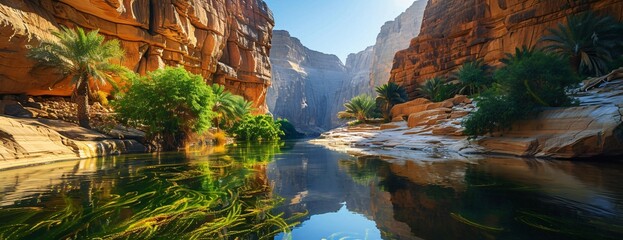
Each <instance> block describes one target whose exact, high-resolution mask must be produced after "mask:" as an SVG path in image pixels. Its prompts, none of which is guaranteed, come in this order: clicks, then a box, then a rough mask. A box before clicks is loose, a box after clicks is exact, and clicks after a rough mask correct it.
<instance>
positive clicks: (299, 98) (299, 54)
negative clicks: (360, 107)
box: [267, 31, 348, 134]
mask: <svg viewBox="0 0 623 240" xmlns="http://www.w3.org/2000/svg"><path fill="white" fill-rule="evenodd" d="M271 62H272V65H273V81H272V82H273V84H272V86H271V87H270V88H269V90H268V99H267V104H268V106H269V109H270V110H271V112H272V113H273V115H274V116H275V117H281V118H287V119H288V120H289V121H290V122H291V123H292V124H293V125H294V126H296V128H297V130H298V131H300V132H303V133H306V134H317V133H321V132H324V131H326V130H328V129H331V128H333V127H336V126H338V125H339V121H338V119H337V117H336V113H337V111H338V105H337V103H338V97H339V93H340V91H341V86H342V83H343V82H344V81H345V80H346V79H347V78H348V73H347V70H346V68H345V67H344V64H342V62H341V61H340V59H339V58H338V57H337V56H335V55H329V54H324V53H321V52H317V51H313V50H311V49H308V48H306V47H305V46H303V44H301V42H300V41H299V40H298V39H296V38H294V37H291V36H290V34H289V33H288V32H287V31H274V32H273V49H272V53H271Z"/></svg>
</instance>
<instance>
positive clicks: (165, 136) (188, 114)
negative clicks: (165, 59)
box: [113, 67, 216, 150]
mask: <svg viewBox="0 0 623 240" xmlns="http://www.w3.org/2000/svg"><path fill="white" fill-rule="evenodd" d="M131 80H132V81H131V83H130V85H129V86H127V89H126V92H125V93H124V94H122V95H121V96H120V99H119V100H117V101H115V102H114V104H113V105H114V107H115V110H116V111H117V113H118V115H119V118H120V119H121V120H122V121H124V122H126V123H128V124H130V125H132V126H135V127H138V128H140V129H142V130H144V131H145V132H146V133H147V136H148V138H149V139H150V140H153V141H155V142H156V144H158V145H159V146H161V147H162V148H163V149H164V150H174V149H176V148H178V147H180V146H182V145H183V144H184V143H185V140H187V138H189V137H190V135H191V134H192V133H202V132H203V131H205V130H207V129H208V128H209V127H210V122H211V121H212V118H213V117H215V115H216V114H215V113H214V112H213V111H212V108H213V106H214V94H213V93H212V89H211V88H210V87H209V86H208V85H206V84H205V82H204V80H203V78H202V77H201V76H199V75H194V74H191V73H189V72H187V71H186V70H184V68H182V67H177V68H173V67H166V68H164V69H159V70H156V71H154V72H151V73H149V74H148V75H147V77H139V76H134V77H133V78H131Z"/></svg>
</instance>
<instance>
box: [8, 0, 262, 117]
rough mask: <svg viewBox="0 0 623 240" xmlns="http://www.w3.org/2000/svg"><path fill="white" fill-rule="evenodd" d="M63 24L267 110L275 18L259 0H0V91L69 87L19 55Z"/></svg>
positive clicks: (138, 60)
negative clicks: (181, 70)
mask: <svg viewBox="0 0 623 240" xmlns="http://www.w3.org/2000/svg"><path fill="white" fill-rule="evenodd" d="M63 25H64V26H68V27H74V26H80V27H82V28H85V29H89V30H90V29H99V30H100V33H101V34H103V35H105V36H106V37H107V38H109V39H110V38H116V39H119V40H120V41H121V46H122V48H123V49H124V50H125V53H126V55H125V57H124V58H123V59H122V60H121V64H122V65H124V66H126V67H128V68H130V69H131V70H134V71H136V72H139V73H145V72H147V71H152V70H155V69H157V68H161V67H164V66H165V65H171V66H177V65H181V66H184V67H185V68H186V69H187V70H189V71H191V72H193V73H197V74H201V75H203V77H204V78H206V79H207V82H208V83H210V82H218V83H221V84H224V85H225V86H226V88H227V89H228V90H230V91H232V92H234V93H236V94H240V95H243V96H244V97H245V98H246V99H248V100H251V101H253V102H254V104H255V107H258V108H259V111H267V108H266V105H265V96H266V89H267V87H268V86H269V85H270V78H271V67H270V61H269V57H268V56H269V52H270V42H271V34H272V28H273V26H274V20H273V16H272V13H271V11H270V10H269V9H268V7H267V5H266V3H264V1H262V0H88V1H87V0H39V1H23V0H0V94H22V93H25V94H30V95H59V96H69V95H70V94H71V90H72V88H71V86H70V85H69V84H67V83H65V84H61V85H59V86H58V87H57V88H54V89H52V90H49V87H50V86H51V84H52V83H53V82H54V81H56V80H57V79H59V76H58V75H55V74H53V72H50V71H45V70H43V69H39V68H34V62H33V61H32V60H30V59H28V58H26V53H27V52H28V47H29V46H38V45H39V43H40V42H41V41H42V40H53V39H54V37H53V36H52V34H51V32H52V31H53V30H58V29H59V27H60V26H63Z"/></svg>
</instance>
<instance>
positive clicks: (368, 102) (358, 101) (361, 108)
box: [337, 94, 378, 122]
mask: <svg viewBox="0 0 623 240" xmlns="http://www.w3.org/2000/svg"><path fill="white" fill-rule="evenodd" d="M344 107H345V108H346V110H345V111H342V112H339V113H337V117H338V118H339V119H357V121H359V122H366V120H367V119H369V118H372V117H374V115H375V112H378V110H377V109H376V101H375V100H374V99H373V98H372V97H370V96H368V95H365V94H362V95H359V96H356V97H354V98H352V99H351V100H350V101H348V102H347V103H345V104H344Z"/></svg>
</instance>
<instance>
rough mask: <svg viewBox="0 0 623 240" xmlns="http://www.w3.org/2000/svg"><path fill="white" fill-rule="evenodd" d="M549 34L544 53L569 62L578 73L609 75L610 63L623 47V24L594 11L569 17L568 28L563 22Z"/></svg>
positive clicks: (543, 39) (544, 40)
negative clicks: (558, 56)
mask: <svg viewBox="0 0 623 240" xmlns="http://www.w3.org/2000/svg"><path fill="white" fill-rule="evenodd" d="M549 33H550V34H549V35H548V36H545V37H543V38H542V39H541V41H543V42H545V43H547V44H548V45H547V46H545V48H544V50H545V51H549V52H553V53H556V54H558V55H560V56H562V57H564V58H566V59H567V60H569V61H570V63H571V65H572V67H573V69H574V70H575V71H576V73H578V74H586V75H589V76H597V75H603V74H606V71H607V65H608V63H609V62H611V61H612V59H614V58H616V57H617V56H618V55H620V54H621V50H622V47H623V46H622V45H623V41H621V39H623V25H622V24H621V23H619V22H617V21H616V20H615V19H614V18H613V17H611V16H603V17H602V16H597V15H595V14H593V13H592V12H587V13H583V14H579V15H575V16H570V17H567V24H566V25H563V24H562V23H560V24H558V28H557V29H549Z"/></svg>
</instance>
